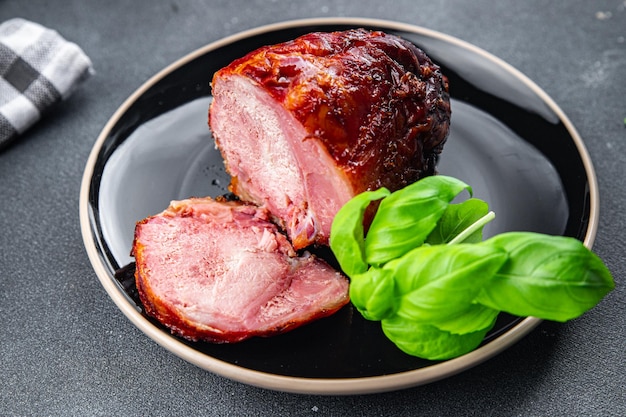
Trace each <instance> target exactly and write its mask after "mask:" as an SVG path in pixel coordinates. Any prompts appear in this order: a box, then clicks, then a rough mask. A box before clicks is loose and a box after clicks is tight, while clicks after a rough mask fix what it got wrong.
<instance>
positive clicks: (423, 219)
mask: <svg viewBox="0 0 626 417" xmlns="http://www.w3.org/2000/svg"><path fill="white" fill-rule="evenodd" d="M463 190H468V191H469V192H470V194H471V192H472V191H471V188H470V186H469V185H467V184H465V183H464V182H462V181H460V180H458V179H456V178H452V177H446V176H442V175H435V176H431V177H426V178H423V179H421V180H419V181H417V182H415V183H413V184H411V185H408V186H407V187H405V188H403V189H401V190H398V191H396V192H394V193H392V194H391V195H390V196H389V197H387V198H385V199H384V200H383V201H382V202H381V203H380V206H379V207H378V211H377V212H376V215H375V216H374V220H373V221H372V224H371V226H370V229H369V231H368V233H367V236H366V238H365V261H366V262H367V263H369V264H370V265H375V266H380V265H382V264H384V263H385V262H388V261H390V260H392V259H395V258H398V257H400V256H402V255H403V254H405V253H406V252H408V251H410V250H411V249H413V248H416V247H418V246H421V245H422V244H423V243H424V240H425V239H426V237H427V236H428V235H429V234H430V233H431V231H432V230H433V229H434V228H435V226H436V225H437V222H438V221H439V219H440V218H441V216H442V215H443V213H444V211H445V210H446V207H447V206H448V204H449V203H450V201H452V199H454V197H456V196H457V195H458V194H459V193H460V192H461V191H463Z"/></svg>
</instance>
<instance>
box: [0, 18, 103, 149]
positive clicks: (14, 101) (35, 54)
mask: <svg viewBox="0 0 626 417" xmlns="http://www.w3.org/2000/svg"><path fill="white" fill-rule="evenodd" d="M92 72H93V69H92V64H91V61H90V60H89V58H88V57H87V56H86V55H85V53H84V52H83V51H82V50H81V49H80V48H79V47H78V46H77V45H76V44H74V43H71V42H68V41H66V40H65V39H63V37H61V36H60V35H59V34H58V33H57V32H56V31H54V30H50V29H47V28H45V27H43V26H41V25H39V24H37V23H33V22H29V21H27V20H24V19H21V18H15V19H11V20H8V21H6V22H4V23H2V24H0V150H1V149H3V148H5V147H6V146H7V145H8V144H9V143H10V142H12V141H13V140H14V139H16V138H17V137H18V135H20V134H21V133H23V132H24V131H25V130H26V129H28V128H29V127H30V126H32V125H33V123H35V122H36V121H37V120H39V119H40V118H41V116H42V114H43V113H45V111H46V110H47V109H48V108H49V107H50V106H51V105H52V104H54V103H56V102H58V101H61V100H64V99H66V98H67V97H68V96H69V95H70V94H71V93H72V92H73V91H74V89H75V88H76V86H77V85H78V84H80V83H81V82H82V81H84V80H85V79H86V78H88V77H89V75H90V74H91V73H92Z"/></svg>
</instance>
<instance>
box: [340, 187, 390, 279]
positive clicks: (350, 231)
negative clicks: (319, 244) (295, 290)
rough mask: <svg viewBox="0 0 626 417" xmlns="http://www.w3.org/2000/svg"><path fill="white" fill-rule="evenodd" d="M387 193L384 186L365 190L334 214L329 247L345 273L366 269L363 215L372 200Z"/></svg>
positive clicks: (357, 272) (350, 274)
mask: <svg viewBox="0 0 626 417" xmlns="http://www.w3.org/2000/svg"><path fill="white" fill-rule="evenodd" d="M389 194H390V192H389V190H388V189H386V188H380V189H378V190H376V191H365V192H363V193H361V194H358V195H357V196H355V197H354V198H352V199H350V201H348V202H347V203H346V204H345V205H344V206H343V207H342V208H341V209H340V210H339V212H337V214H336V215H335V218H334V219H333V223H332V225H331V229H330V248H331V250H332V251H333V253H334V255H335V257H336V258H337V261H338V262H339V265H340V266H341V269H342V270H343V271H344V272H345V273H346V275H348V276H352V275H355V274H360V273H362V272H365V271H367V263H366V262H365V248H364V232H363V217H364V215H365V210H367V207H368V206H369V205H370V203H371V202H372V201H375V200H380V199H381V198H384V197H386V196H388V195H389Z"/></svg>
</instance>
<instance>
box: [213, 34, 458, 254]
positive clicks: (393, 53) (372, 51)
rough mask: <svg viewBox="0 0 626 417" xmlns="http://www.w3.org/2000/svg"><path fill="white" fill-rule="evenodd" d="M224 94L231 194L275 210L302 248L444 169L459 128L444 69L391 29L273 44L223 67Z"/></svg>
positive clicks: (219, 85) (217, 102)
mask: <svg viewBox="0 0 626 417" xmlns="http://www.w3.org/2000/svg"><path fill="white" fill-rule="evenodd" d="M212 94H213V102H212V104H211V108H210V111H209V125H210V128H211V130H212V132H213V136H214V138H215V141H216V144H217V146H218V148H219V149H220V151H221V152H222V155H223V157H224V160H225V164H226V168H227V170H228V172H229V173H230V175H231V177H232V181H231V185H230V188H231V191H232V192H233V193H235V194H236V195H238V196H239V197H240V198H241V199H243V200H245V201H248V202H251V203H254V204H256V205H259V206H261V207H264V208H267V209H268V210H269V212H270V213H271V214H272V216H273V217H274V220H275V221H277V223H278V224H280V226H281V227H282V228H284V229H285V231H286V233H287V235H288V236H289V238H290V239H291V241H292V244H293V246H294V248H296V249H299V248H303V247H306V246H308V245H310V244H313V243H315V244H322V245H325V244H327V243H328V238H329V234H330V226H331V224H332V220H333V218H334V215H335V214H336V213H337V211H338V210H339V208H341V206H342V205H343V204H345V203H346V202H347V201H348V200H349V199H350V198H352V197H353V196H354V195H356V194H358V193H360V192H362V191H366V190H373V189H377V188H380V187H387V188H389V189H390V190H392V191H393V190H397V189H399V188H402V187H404V186H406V185H408V184H410V183H412V182H414V181H416V180H418V179H419V178H421V177H424V176H426V175H430V174H433V173H434V169H435V164H436V160H437V155H438V154H439V153H440V152H441V150H442V148H443V145H444V143H445V140H446V138H447V135H448V130H449V120H450V103H449V95H448V85H447V80H446V79H445V77H443V75H442V74H441V71H440V69H439V67H438V66H436V65H435V64H434V63H433V62H432V61H431V60H430V59H429V58H428V57H427V56H426V54H425V53H424V52H423V51H421V50H420V49H418V48H417V47H415V46H414V45H413V44H411V43H410V42H407V41H405V40H403V39H401V38H399V37H396V36H393V35H387V34H384V33H382V32H370V31H366V30H349V31H345V32H332V33H311V34H308V35H304V36H302V37H300V38H297V39H295V40H293V41H290V42H286V43H282V44H278V45H273V46H266V47H262V48H260V49H258V50H256V51H253V52H251V53H249V54H248V55H246V56H244V57H242V58H240V59H237V60H235V61H234V62H232V63H231V64H230V65H228V66H227V67H225V68H223V69H221V70H220V71H218V72H216V73H215V75H214V77H213V81H212Z"/></svg>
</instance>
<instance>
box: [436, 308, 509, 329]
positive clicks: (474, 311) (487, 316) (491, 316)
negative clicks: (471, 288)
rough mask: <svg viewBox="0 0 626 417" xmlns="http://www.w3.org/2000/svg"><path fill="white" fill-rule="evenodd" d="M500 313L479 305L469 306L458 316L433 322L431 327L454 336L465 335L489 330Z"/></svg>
mask: <svg viewBox="0 0 626 417" xmlns="http://www.w3.org/2000/svg"><path fill="white" fill-rule="evenodd" d="M498 314H500V311H498V310H494V309H493V308H489V307H485V306H484V305H481V304H471V305H469V306H468V307H467V309H465V310H463V311H461V312H459V314H458V315H456V316H454V317H451V318H448V319H446V320H433V322H432V323H431V324H432V325H434V326H436V327H437V328H439V329H441V330H445V331H448V332H450V333H454V334H467V333H473V332H476V331H479V330H484V329H491V328H492V327H493V325H494V323H495V321H496V319H497V318H498Z"/></svg>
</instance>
